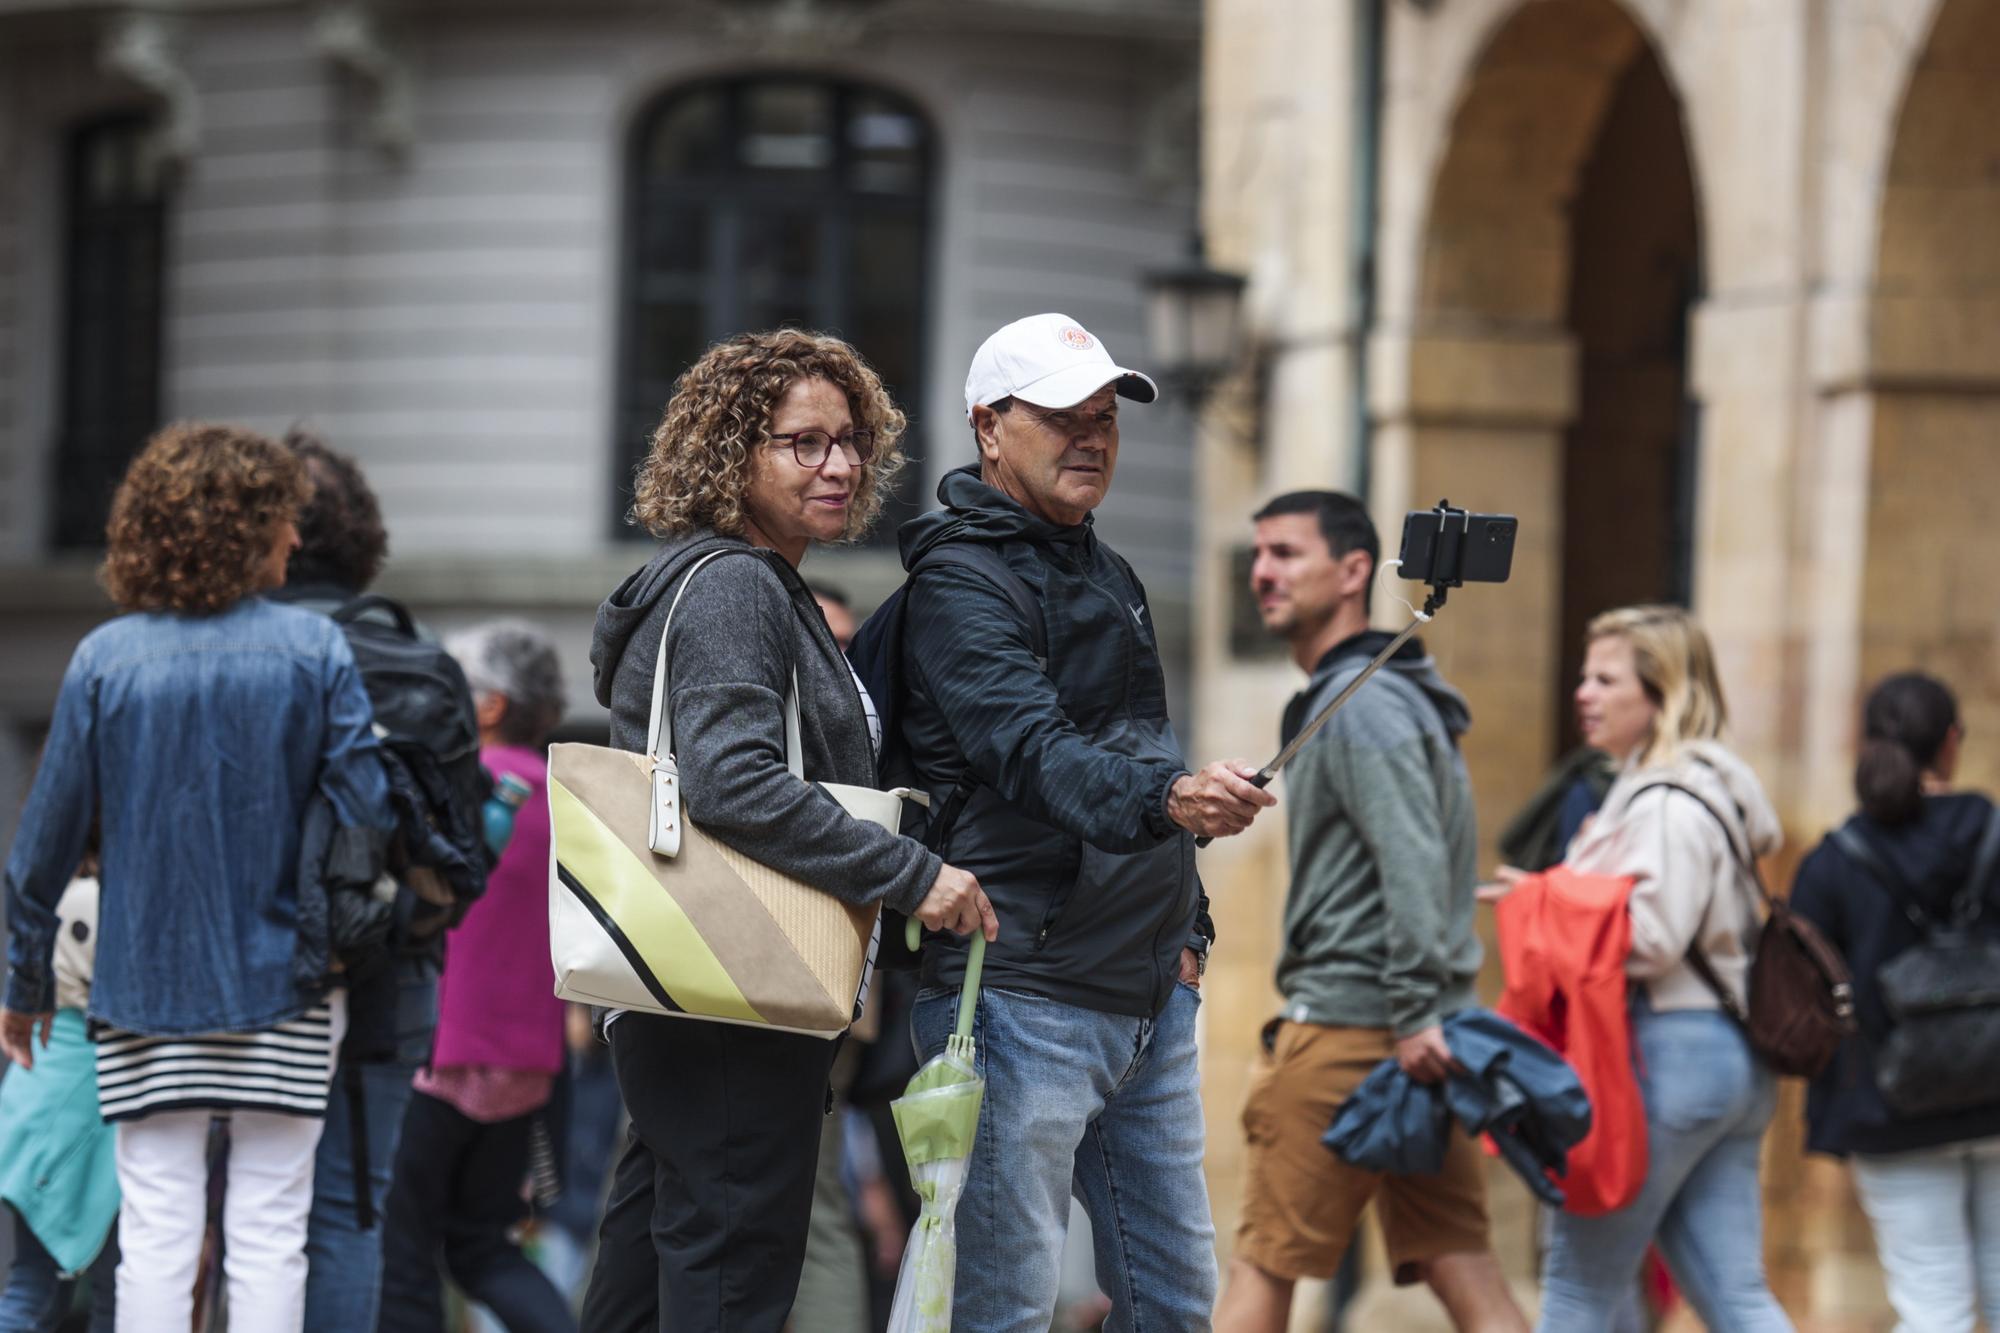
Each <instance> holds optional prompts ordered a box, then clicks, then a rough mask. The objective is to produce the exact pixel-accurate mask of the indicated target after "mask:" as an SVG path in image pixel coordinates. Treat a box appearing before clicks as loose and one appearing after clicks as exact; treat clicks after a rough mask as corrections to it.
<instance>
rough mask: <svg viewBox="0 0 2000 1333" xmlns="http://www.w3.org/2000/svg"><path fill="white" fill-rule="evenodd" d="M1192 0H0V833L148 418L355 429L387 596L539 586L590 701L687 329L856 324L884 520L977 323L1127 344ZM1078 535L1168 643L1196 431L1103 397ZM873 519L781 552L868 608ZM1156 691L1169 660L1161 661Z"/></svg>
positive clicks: (956, 416) (439, 601)
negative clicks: (840, 543) (127, 0)
mask: <svg viewBox="0 0 2000 1333" xmlns="http://www.w3.org/2000/svg"><path fill="white" fill-rule="evenodd" d="M1200 23H1201V13H1200V6H1199V4H1198V3H1197V0H1099V2H1096V3H1092V4H1089V5H1082V6H1079V5H1073V4H1068V3H1058V2H1057V0H1025V2H1020V0H1009V2H1008V3H995V2H991V0H648V2H647V3H637V2H635V0H566V2H565V3H562V4H550V3H542V2H540V0H499V2H498V3H494V2H492V0H480V2H479V3H471V2H470V0H465V2H461V0H382V2H381V3H375V4H359V3H333V2H320V0H247V2H246V0H170V2H169V3H164V4H150V5H143V6H140V5H123V4H111V3H104V4H98V3H75V2H74V0H62V2H61V3H49V2H48V0H0V645H4V647H0V846H4V845H5V844H6V842H7V841H8V832H9V830H10V829H11V827H12V822H13V819H14V817H15V813H16V811H17V810H18V807H19V800H20V795H21V791H22V784H23V782H24V780H25V769H26V765H27V763H28V761H29V759H30V757H31V755H32V752H33V747H34V745H35V744H37V743H38V742H37V737H38V735H39V733H40V729H41V728H42V727H43V726H44V725H45V724H46V720H47V717H48V715H49V711H50V708H51V705H52V703H53V700H54V692H55V687H56V683H57V681H58V679H59V678H60V674H61V670H62V666H63V663H64V661H65V660H66V659H67V657H68V654H69V651H70V649H71V648H72V647H73V646H74V644H75V642H76V640H77V638H78V636H79V635H80V634H81V633H83V632H84V631H85V630H87V629H88V628H89V626H90V625H92V624H93V623H95V622H96V621H97V620H99V619H101V618H102V617H104V616H105V615H107V614H108V613H109V607H108V605H107V604H106V602H105V600H104V598H103V596H102V594H101V592H99V590H98V589H97V588H96V586H95V582H94V579H93V571H94V566H95V563H96V556H95V554H94V553H93V550H92V548H93V547H94V546H95V545H97V544H98V543H99V542H100V541H101V532H102V515H103V506H104V502H105V498H106V495H107V494H108V488H109V486H110V485H111V484H113V483H115V481H116V478H117V476H118V474H119V472H120V470H121V469H122V467H123V463H124V460H125V459H126V458H127V457H129V454H130V452H131V450H132V449H133V448H135V447H136V446H137V444H138V442H139V441H140V440H142V439H143V438H144V436H145V434H146V433H147V432H148V431H150V430H151V429H152V428H153V427H154V426H156V425H158V424H159V423H161V422H164V421H168V420H175V419H188V418H205V419H221V420H232V421H240V422H243V423H246V424H248V425H251V426H253V427H256V428H258V429H262V430H267V431H272V432H280V431H283V430H284V429H285V428H286V427H287V426H288V425H290V424H291V423H293V422H304V423H305V424H307V425H308V426H310V427H312V428H314V429H316V430H318V431H319V432H321V433H322V434H324V435H325V437H326V438H327V439H328V440H329V442H330V443H332V444H333V445H335V446H336V447H338V448H341V449H344V450H347V451H350V452H352V453H353V454H354V455H355V456H356V457H357V458H359V460H360V461H361V463H362V465H363V466H364V468H366V469H367V471H368V473H369V475H370V477H371V479H372V481H373V482H374V484H375V486H376V488H377V489H378V491H379V492H380V494H381V496H382V500H383V504H384V507H385V510H386V517H387V521H388V526H389V529H390V536H391V547H392V551H391V557H392V558H391V564H390V568H389V571H388V573H387V574H386V575H385V583H384V590H386V591H388V592H390V593H392V594H394V595H398V596H401V597H404V598H406V599H407V600H409V601H410V602H411V603H412V604H413V605H414V606H415V607H416V608H417V610H418V612H419V614H420V615H422V616H423V617H424V618H425V619H426V620H427V621H428V622H429V623H431V624H432V625H434V626H436V627H438V628H439V629H449V628H450V627H452V626H453V625H455V624H458V623H462V622H464V621H466V620H468V619H472V618H476V617H482V616H487V615H493V614H501V613H507V614H520V615H528V616H531V617H534V618H536V619H538V620H540V621H542V622H544V623H546V624H548V625H550V626H551V627H552V628H553V629H555V630H556V631H558V632H559V633H560V635H561V636H562V638H563V640H564V643H565V644H566V656H567V661H568V663H569V667H570V682H571V686H572V689H573V693H574V695H575V698H574V701H573V703H574V706H573V709H572V721H573V723H574V724H575V726H576V727H577V729H578V730H579V732H580V733H581V734H590V732H591V731H592V730H593V729H594V728H595V726H596V725H597V723H598V721H599V719H601V716H602V714H601V711H600V710H599V709H598V708H597V706H596V704H595V703H594V701H593V700H591V698H590V694H589V684H590V682H589V668H588V665H587V660H586V655H587V645H588V633H589V626H590V621H591V616H592V613H593V611H594V609H595V607H596V604H597V602H598V600H599V599H600V598H602V597H603V596H604V594H605V593H606V592H607V591H609V590H610V588H612V587H613V586H614V585H615V583H616V582H617V580H618V579H619V578H620V577H622V576H623V574H624V573H625V572H627V571H628V570H629V569H631V568H632V567H634V566H635V565H637V564H638V563H640V562H641V561H642V560H643V558H644V543H643V541H642V540H636V537H637V534H635V533H634V531H633V530H632V529H630V528H627V527H625V526H623V525H622V524H621V522H620V516H621V512H622V509H623V507H624V505H625V503H626V501H627V498H628V497H629V478H630V473H631V465H632V462H633V460H634V458H635V457H636V456H637V453H638V451H639V450H640V449H642V448H643V445H644V442H645V439H646V436H647V434H648V432H649V431H650V429H651V426H652V424H653V423H654V421H656V420H657V417H658V414H659V410H660V408H661V406H662V405H663V404H664V402H665V399H666V396H667V394H668V392H669V390H670V387H671V383H672V380H673V377H674V376H675V375H676V374H678V372H679V370H680V369H681V368H682V367H683V366H684V365H685V364H686V363H687V361H688V360H689V359H691V358H692V356H693V355H694V354H695V353H696V352H697V351H698V350H699V348H700V347H701V346H702V345H703V344H704V343H705V342H706V341H707V340H708V339H711V338H714V337H719V336H722V335H724V334H727V333H730V332H735V331H737V330H739V329H743V328H752V327H761V326H769V325H772V324H777V323H780V322H788V321H789V322H797V323H803V324H807V325H813V326H819V327H832V328H834V329H835V330H836V331H839V332H842V333H844V334H845V335H847V336H849V337H851V338H853V339H854V341H856V343H857V344H858V345H859V346H860V347H861V349H862V350H863V352H864V353H865V354H867V355H868V356H869V357H870V358H871V359H872V360H874V361H875V362H876V363H877V364H878V366H880V367H881V368H882V369H883V371H884V374H885V377H886V378H887V379H888V380H889V381H890V383H891V385H892V388H893V389H894V390H895V391H896V393H897V395H898V397H899V399H900V400H901V401H902V403H903V405H904V406H905V408H906V409H907V410H908V412H909V414H910V417H911V419H912V432H911V435H910V436H909V438H908V445H909V446H910V447H911V448H912V449H913V451H914V452H916V453H917V454H918V455H919V458H920V463H919V465H918V466H917V467H914V468H912V469H909V470H908V471H907V472H906V474H905V475H906V477H907V478H908V483H907V485H906V487H905V490H904V495H903V500H904V510H903V512H905V513H907V512H913V511H914V509H917V508H923V507H928V505H929V504H930V502H931V494H932V491H933V489H934V487H935V484H936V481H937V479H938V477H939V476H940V475H941V474H942V473H943V471H945V470H946V469H947V468H949V467H952V466H956V465H958V464H959V463H962V462H966V461H970V459H971V457H972V452H971V446H970V437H969V433H968V430H967V427H966V426H965V424H964V410H963V398H962V395H961V386H962V384H963V382H964V376H965V368H966V365H967V364H968V362H969V361H970V359H971V356H972V352H973V350H974V348H975V347H977V345H978V343H979V342H980V340H981V339H982V338H983V337H984V336H985V335H986V334H987V333H988V332H990V331H991V330H993V329H994V328H997V327H998V326H999V325H1001V324H1003V323H1005V322H1006V321H1008V320H1011V319H1014V318H1018V317H1019V316H1022V315H1025V314H1031V313H1034V312H1036V311H1040V310H1048V309H1057V310H1063V311H1065V312H1066V313H1069V314H1071V315H1073V316H1074V317H1076V318H1077V319H1078V320H1080V321H1082V322H1083V323H1084V324H1086V325H1087V326H1088V327H1090V328H1091V329H1093V330H1094V331H1096V332H1097V333H1099V334H1100V335H1101V336H1102V337H1103V338H1104V339H1105V340H1106V341H1107V342H1108V343H1109V344H1110V345H1111V346H1113V347H1115V348H1118V349H1120V353H1121V355H1130V356H1134V357H1136V356H1138V355H1140V352H1139V348H1140V346H1141V345H1142V342H1143V338H1144V333H1143V318H1142V311H1143V295H1142V289H1141V283H1140V277H1141V273H1142V270H1144V269H1145V268H1146V267H1147V266H1149V265H1157V264H1162V263H1165V262H1168V261H1170V260H1172V259H1173V258H1175V257H1177V256H1178V255H1180V254H1182V253H1183V252H1184V250H1185V248H1186V245H1187V239H1188V236H1189V234H1190V233H1191V231H1192V229H1193V227H1194V221H1195V219H1194V209H1195V195H1196V188H1195V169H1196V160H1195V150H1194V126H1195V118H1196V114H1197V111H1196V107H1197V103H1196V89H1197V79H1198V70H1199V33H1200ZM1126 439H1127V447H1126V452H1125V462H1124V468H1123V469H1122V470H1121V472H1120V475H1119V487H1118V493H1117V494H1116V496H1115V497H1114V498H1113V500H1112V502H1111V503H1110V505H1108V506H1107V509H1106V512H1105V514H1104V516H1103V525H1104V529H1105V531H1106V532H1107V533H1108V534H1109V535H1110V537H1111V539H1112V540H1113V541H1115V542H1117V543H1118V544H1119V545H1120V546H1121V547H1122V548H1123V549H1124V550H1126V551H1127V552H1128V553H1129V554H1130V555H1131V556H1132V558H1133V560H1134V563H1135V564H1136V565H1137V566H1138V567H1139V569H1140V570H1141V571H1142V573H1143V575H1144V577H1145V578H1146V580H1147V583H1148V586H1149V589H1150V590H1151V592H1152V595H1153V599H1154V602H1155V604H1156V610H1157V620H1158V623H1159V624H1160V626H1161V632H1162V636H1163V640H1164V641H1165V642H1166V644H1167V645H1168V648H1169V651H1170V653H1172V654H1173V655H1174V656H1175V658H1176V660H1177V663H1178V664H1179V665H1178V669H1177V670H1176V672H1175V675H1176V678H1177V682H1184V681H1185V677H1186V670H1185V662H1186V657H1187V652H1188V649H1187V625H1188V603H1189V586H1190V571H1191V569H1192V564H1193V560H1192V552H1191V546H1190V543H1189V542H1188V540H1187V538H1186V534H1187V533H1188V531H1189V530H1190V529H1191V527H1192V522H1193V519H1192V507H1193V503H1194V501H1193V488H1192V485H1191V483H1190V475H1191V471H1192V464H1193V445H1192V438H1191V429H1190V423H1189V420H1188V417H1187V415H1186V413H1185V412H1183V411H1180V410H1178V409H1176V408H1174V407H1173V406H1171V405H1163V406H1162V407H1160V408H1158V409H1157V410H1153V411H1149V412H1137V413H1134V414H1133V415H1132V416H1131V417H1130V418H1129V419H1128V423H1127V434H1126ZM893 527H894V524H893V522H888V523H885V525H884V528H885V531H884V533H883V537H884V538H885V540H878V541H876V542H875V543H873V544H872V545H869V546H866V547H862V548H855V549H842V550H835V551H827V552H821V553H818V554H816V555H815V556H814V557H813V558H812V560H811V561H810V562H809V567H808V573H809V574H811V575H816V576H818V577H821V578H824V579H827V580H830V581H833V582H836V583H839V584H842V585H845V586H846V587H847V588H848V589H849V590H850V591H851V592H852V593H854V594H855V595H856V597H857V600H858V601H859V602H861V603H863V604H870V603H872V602H873V600H874V599H875V598H877V597H879V595H880V594H881V593H882V592H884V591H885V590H886V589H887V588H889V587H890V586H893V584H894V583H895V582H896V581H897V580H899V579H900V568H899V566H898V564H897V561H896V558H895V554H894V544H893ZM1177 688H1184V684H1179V683H1177Z"/></svg>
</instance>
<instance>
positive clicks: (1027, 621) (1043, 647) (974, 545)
mask: <svg viewBox="0 0 2000 1333" xmlns="http://www.w3.org/2000/svg"><path fill="white" fill-rule="evenodd" d="M938 565H957V566H958V567H960V568H961V569H971V570H977V571H978V572H979V573H980V574H981V575H983V576H984V577H985V578H986V580H987V581H988V582H989V583H991V584H992V585H993V586H994V587H996V588H998V589H999V590H1000V592H1001V594H1002V595H1003V596H1005V597H1006V599H1007V602H1008V604H1009V605H1010V606H1012V607H1013V608H1014V613H1015V614H1016V615H1018V616H1019V617H1020V618H1021V621H1022V623H1023V624H1024V625H1026V626H1027V629H1028V646H1029V648H1030V650H1031V651H1032V652H1033V653H1034V655H1035V665H1036V666H1037V667H1038V668H1040V669H1041V670H1043V671H1047V670H1048V669H1049V632H1048V627H1047V625H1046V624H1044V623H1043V620H1042V606H1041V603H1040V602H1039V601H1038V600H1036V597H1035V590H1034V589H1033V588H1031V587H1029V586H1028V581H1027V580H1026V579H1024V578H1022V577H1021V576H1020V575H1019V574H1016V573H1015V572H1014V569H1013V567H1012V566H1011V565H1009V564H1008V563H1007V558H1006V557H1005V556H1003V555H1001V554H1000V552H999V551H998V550H996V549H994V547H993V545H992V543H990V542H975V541H947V542H939V543H938V544H937V545H936V546H933V547H932V548H931V549H930V550H928V551H926V552H924V554H923V558H922V559H920V560H918V561H917V563H916V564H914V565H912V566H911V567H910V578H911V580H912V581H914V580H915V579H916V577H917V575H918V574H921V573H922V572H923V571H924V570H926V569H932V568H935V567H936V566H938Z"/></svg>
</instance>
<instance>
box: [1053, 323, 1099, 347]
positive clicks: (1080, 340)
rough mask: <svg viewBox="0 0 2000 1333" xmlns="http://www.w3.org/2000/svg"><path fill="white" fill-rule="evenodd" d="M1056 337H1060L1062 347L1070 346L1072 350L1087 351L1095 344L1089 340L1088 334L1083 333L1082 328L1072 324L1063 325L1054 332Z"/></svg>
mask: <svg viewBox="0 0 2000 1333" xmlns="http://www.w3.org/2000/svg"><path fill="white" fill-rule="evenodd" d="M1056 337H1058V338H1060V339H1062V345H1063V346H1064V347H1067V348H1070V349H1072V350H1073V351H1078V352H1088V351H1089V350H1090V349H1091V348H1092V347H1093V346H1095V345H1096V344H1094V343H1092V342H1091V341H1090V335H1089V334H1087V333H1085V332H1084V331H1083V330H1082V329H1080V328H1078V327H1077V326H1076V325H1074V324H1065V325H1063V327H1062V328H1061V329H1060V330H1059V331H1058V332H1057V333H1056Z"/></svg>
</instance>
